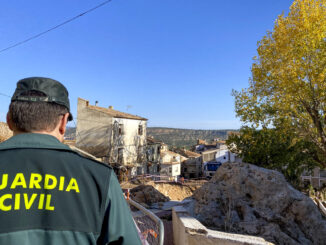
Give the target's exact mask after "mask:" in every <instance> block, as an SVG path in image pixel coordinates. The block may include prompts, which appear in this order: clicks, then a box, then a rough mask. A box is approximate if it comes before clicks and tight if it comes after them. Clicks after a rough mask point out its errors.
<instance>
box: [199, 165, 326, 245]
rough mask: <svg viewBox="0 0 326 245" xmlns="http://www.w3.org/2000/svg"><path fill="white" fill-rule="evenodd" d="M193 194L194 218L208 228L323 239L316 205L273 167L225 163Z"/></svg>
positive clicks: (271, 237) (298, 240)
mask: <svg viewBox="0 0 326 245" xmlns="http://www.w3.org/2000/svg"><path fill="white" fill-rule="evenodd" d="M193 197H194V198H195V200H196V202H195V205H194V211H195V215H196V217H197V218H198V219H199V220H200V221H201V222H202V223H203V224H205V225H206V226H208V227H210V228H214V229H217V230H226V231H230V232H235V233H242V234H249V235H254V236H260V237H263V238H265V239H266V240H268V241H270V242H273V243H276V244H324V243H325V241H326V221H325V219H324V218H323V217H322V216H321V213H320V211H319V210H318V208H317V206H316V205H315V204H314V203H313V202H312V200H311V199H310V198H308V197H307V196H305V195H304V194H302V193H301V192H299V191H297V190H295V189H294V188H293V187H292V186H291V185H289V184H288V183H287V182H286V180H285V178H284V176H283V175H282V174H281V173H279V172H277V171H273V170H267V169H264V168H259V167H257V166H254V165H250V164H244V163H241V164H240V163H226V164H223V165H222V166H221V167H220V168H219V170H218V171H217V173H216V174H215V176H214V177H213V178H212V179H211V180H210V181H209V182H208V183H207V184H205V185H204V186H203V187H202V188H201V189H198V190H197V191H195V193H194V196H193Z"/></svg>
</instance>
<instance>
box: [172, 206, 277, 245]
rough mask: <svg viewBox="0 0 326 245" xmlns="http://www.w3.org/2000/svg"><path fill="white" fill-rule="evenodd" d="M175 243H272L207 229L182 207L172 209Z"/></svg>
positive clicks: (191, 244)
mask: <svg viewBox="0 0 326 245" xmlns="http://www.w3.org/2000/svg"><path fill="white" fill-rule="evenodd" d="M172 222H173V237H174V245H202V244H205V245H213V244H221V245H222V244H223V245H240V244H246V245H251V244H252V245H254V244H255V245H270V244H272V243H269V242H267V241H265V240H264V239H263V238H260V237H254V236H246V235H237V234H231V233H226V232H220V231H213V230H210V229H207V228H206V227H205V226H204V225H202V224H201V223H200V222H199V221H198V220H197V219H195V218H193V217H191V216H189V215H188V213H187V211H186V210H185V209H184V208H183V207H181V206H177V207H173V209H172Z"/></svg>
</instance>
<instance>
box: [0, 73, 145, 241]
mask: <svg viewBox="0 0 326 245" xmlns="http://www.w3.org/2000/svg"><path fill="white" fill-rule="evenodd" d="M69 120H72V115H71V113H70V105H69V99H68V92H67V90H66V88H65V87H64V86H63V85H62V84H61V83H59V82H57V81H55V80H52V79H49V78H41V77H33V78H26V79H22V80H20V81H19V82H18V83H17V88H16V91H15V93H14V95H13V96H12V99H11V104H10V106H9V112H8V114H7V123H8V125H9V127H10V129H11V130H12V131H13V132H14V136H13V137H11V138H10V139H9V140H7V141H5V142H3V143H1V144H0V245H41V244H42V245H89V244H130V245H131V244H141V242H140V239H139V236H138V233H137V230H136V227H135V224H134V221H133V219H132V217H131V214H130V210H129V207H128V206H127V204H126V201H125V200H124V197H123V194H122V191H121V188H120V185H119V183H118V181H117V178H116V176H115V174H114V172H113V170H112V169H111V168H110V167H109V166H107V165H105V164H102V163H100V162H96V161H94V160H90V159H86V158H84V157H82V156H80V155H79V154H78V153H76V152H74V151H72V150H71V149H70V148H69V147H68V146H67V145H64V144H62V143H61V142H62V141H63V138H64V134H65V130H66V124H67V121H69Z"/></svg>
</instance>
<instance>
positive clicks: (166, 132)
mask: <svg viewBox="0 0 326 245" xmlns="http://www.w3.org/2000/svg"><path fill="white" fill-rule="evenodd" d="M228 131H236V130H232V129H225V130H198V129H180V128H160V127H152V128H151V127H148V128H147V136H152V137H154V138H155V139H157V140H161V141H163V142H164V143H166V144H168V145H170V146H177V147H181V146H185V147H189V146H192V145H195V144H196V142H197V140H198V139H202V140H206V141H207V142H210V141H212V140H213V139H215V138H220V139H222V140H223V139H226V138H227V132H228ZM66 137H67V138H68V139H75V137H76V128H67V131H66Z"/></svg>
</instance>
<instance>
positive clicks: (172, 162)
mask: <svg viewBox="0 0 326 245" xmlns="http://www.w3.org/2000/svg"><path fill="white" fill-rule="evenodd" d="M160 155H161V156H160V158H161V159H160V175H162V176H168V177H169V179H170V180H174V181H177V179H178V176H180V174H181V161H184V160H186V158H185V157H183V156H181V155H180V154H178V153H175V152H173V151H169V150H168V148H167V145H165V144H163V146H162V147H161V153H160Z"/></svg>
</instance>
